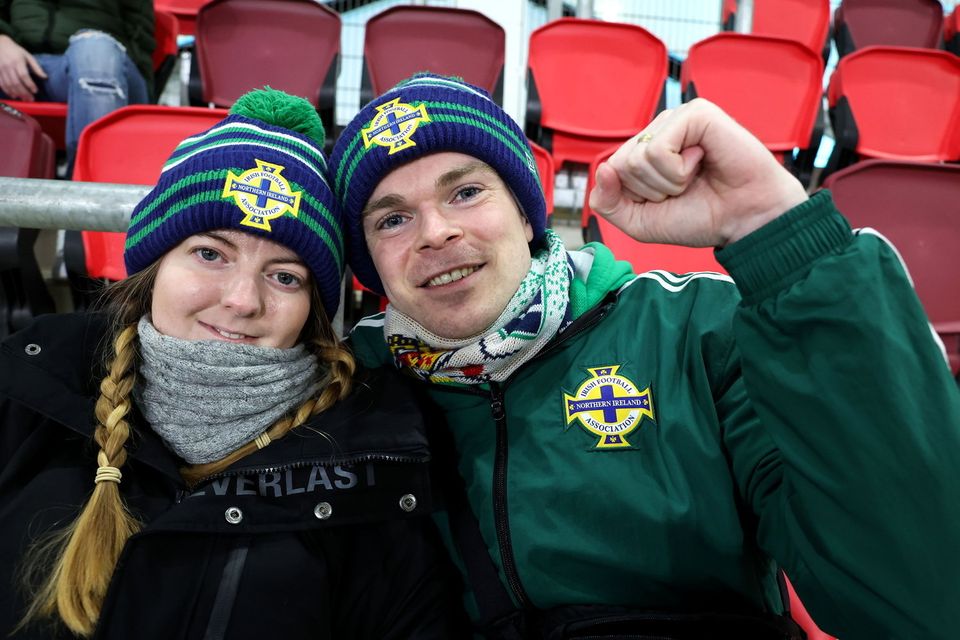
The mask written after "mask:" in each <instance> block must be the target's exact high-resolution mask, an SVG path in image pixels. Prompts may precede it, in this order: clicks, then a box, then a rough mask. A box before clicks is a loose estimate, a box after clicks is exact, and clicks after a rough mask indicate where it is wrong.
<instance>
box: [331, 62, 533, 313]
mask: <svg viewBox="0 0 960 640" xmlns="http://www.w3.org/2000/svg"><path fill="white" fill-rule="evenodd" d="M440 151H454V152H459V153H464V154H467V155H470V156H473V157H475V158H478V159H480V160H482V161H484V162H486V163H487V164H488V165H490V166H491V167H493V169H494V170H495V171H496V172H497V174H499V176H500V178H501V179H502V180H503V181H504V182H505V183H506V184H507V185H508V186H509V187H510V189H512V190H513V195H514V197H516V199H517V202H518V203H519V205H520V208H521V209H522V210H523V212H524V214H525V215H526V216H527V219H528V220H529V221H530V225H531V226H532V227H533V241H532V242H531V245H539V244H540V243H541V241H542V239H543V235H544V229H545V227H546V220H547V207H546V202H545V201H544V196H543V187H542V186H541V184H540V176H539V174H538V173H537V165H536V162H535V161H534V158H533V152H532V151H531V150H530V145H529V143H528V142H527V138H526V136H525V135H524V133H523V131H522V130H521V129H520V127H519V126H517V123H516V122H514V120H513V119H512V118H511V117H510V116H509V115H507V113H506V112H505V111H504V110H503V109H501V108H500V106H499V105H497V103H495V102H494V101H493V99H491V98H490V95H489V94H488V93H487V92H486V91H484V90H483V89H480V88H478V87H474V86H473V85H470V84H467V83H466V82H463V81H462V80H460V79H459V78H449V77H444V76H438V75H433V74H429V73H420V74H417V75H415V76H413V77H412V78H409V79H407V80H404V81H402V82H400V83H399V84H397V85H396V86H395V87H393V88H392V89H390V90H389V91H387V92H386V93H384V94H383V95H381V96H380V97H378V98H376V99H374V100H372V101H371V102H370V103H368V104H367V105H366V106H365V107H363V109H361V110H360V113H358V114H357V115H356V117H354V118H353V120H352V121H351V122H350V124H349V125H347V128H346V129H344V130H343V132H342V133H341V134H340V136H339V137H338V139H337V144H336V145H335V146H334V148H333V153H332V154H331V155H330V169H331V179H332V180H333V190H334V192H335V193H336V195H337V199H338V201H339V203H340V205H341V207H342V208H343V215H344V222H345V224H346V232H347V233H346V235H347V247H348V250H347V252H348V254H349V258H348V259H349V262H350V267H351V269H353V272H354V275H356V276H357V279H359V280H360V282H362V283H363V284H364V286H366V287H367V288H369V289H371V290H372V291H376V292H378V293H381V294H382V293H383V284H382V283H381V281H380V276H379V275H377V270H376V268H375V267H374V265H373V259H372V258H371V257H370V252H369V251H368V250H367V244H366V241H365V240H364V236H363V220H362V219H361V214H362V212H363V209H364V207H365V206H366V204H367V201H368V200H369V199H370V195H371V194H372V193H373V191H374V189H376V187H377V184H379V183H380V181H381V180H382V179H383V178H384V177H385V176H386V175H387V174H388V173H390V172H391V171H393V170H394V169H396V168H397V167H399V166H400V165H403V164H406V163H408V162H410V161H412V160H416V159H417V158H420V157H422V156H425V155H428V154H431V153H437V152H440Z"/></svg>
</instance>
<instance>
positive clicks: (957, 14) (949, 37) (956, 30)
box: [943, 5, 960, 56]
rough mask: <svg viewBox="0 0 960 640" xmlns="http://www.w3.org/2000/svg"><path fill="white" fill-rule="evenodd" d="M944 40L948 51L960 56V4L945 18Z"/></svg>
mask: <svg viewBox="0 0 960 640" xmlns="http://www.w3.org/2000/svg"><path fill="white" fill-rule="evenodd" d="M943 40H944V42H945V43H946V48H947V51H950V52H953V53H955V54H957V55H958V56H960V5H957V6H956V7H954V9H953V13H951V14H950V15H949V16H947V17H946V18H944V20H943Z"/></svg>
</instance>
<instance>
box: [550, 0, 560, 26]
mask: <svg viewBox="0 0 960 640" xmlns="http://www.w3.org/2000/svg"><path fill="white" fill-rule="evenodd" d="M561 17H563V0H547V22H551V21H553V20H559V19H560V18H561Z"/></svg>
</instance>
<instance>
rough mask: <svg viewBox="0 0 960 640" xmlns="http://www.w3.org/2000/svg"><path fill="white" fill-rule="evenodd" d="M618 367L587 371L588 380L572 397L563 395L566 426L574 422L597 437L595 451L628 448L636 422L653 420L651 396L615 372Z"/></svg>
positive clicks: (648, 392)
mask: <svg viewBox="0 0 960 640" xmlns="http://www.w3.org/2000/svg"><path fill="white" fill-rule="evenodd" d="M619 369H620V365H611V366H606V367H593V368H588V369H587V371H588V372H589V373H590V377H589V378H587V379H586V380H584V381H583V383H582V384H581V385H580V387H579V388H578V389H577V390H576V392H575V393H574V394H573V395H570V394H568V393H564V394H563V409H564V413H565V415H566V418H567V426H568V427H569V426H570V425H571V424H572V423H573V422H574V421H575V420H576V421H579V422H580V425H581V426H582V427H583V428H584V429H586V430H587V431H589V432H590V433H592V434H593V435H595V436H597V437H598V438H599V440H598V442H597V445H596V448H597V449H613V448H629V447H630V446H631V444H630V442H629V441H628V440H627V436H629V435H630V434H631V433H632V432H633V431H634V430H635V429H636V428H637V427H639V426H640V421H641V420H642V419H643V418H644V417H646V418H649V419H650V420H654V417H653V394H652V393H651V392H650V387H647V388H645V389H643V390H639V389H637V386H636V385H635V384H634V383H633V382H632V381H631V380H629V379H628V378H626V377H625V376H622V375H620V374H619V373H618V371H619Z"/></svg>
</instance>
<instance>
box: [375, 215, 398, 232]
mask: <svg viewBox="0 0 960 640" xmlns="http://www.w3.org/2000/svg"><path fill="white" fill-rule="evenodd" d="M401 224H403V216H402V215H400V214H399V213H391V214H389V215H386V216H384V217H382V218H381V219H380V224H378V225H377V228H378V229H392V228H394V227H396V226H399V225H401Z"/></svg>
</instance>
